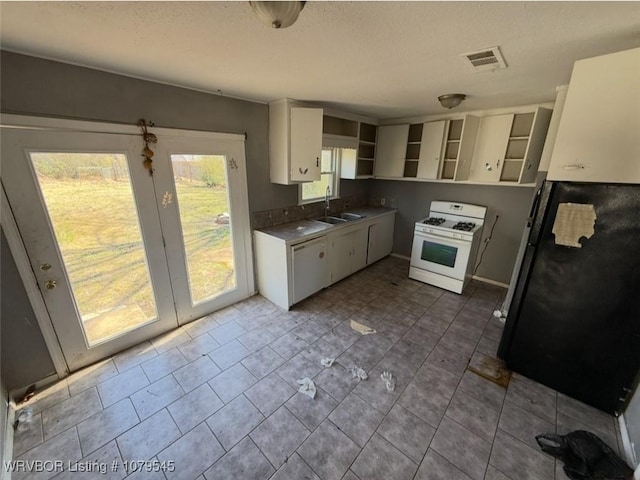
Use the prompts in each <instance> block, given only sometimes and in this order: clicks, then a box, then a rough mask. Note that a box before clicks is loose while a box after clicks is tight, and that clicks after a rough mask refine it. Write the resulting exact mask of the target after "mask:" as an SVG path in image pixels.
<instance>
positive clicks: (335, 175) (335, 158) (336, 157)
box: [298, 147, 342, 205]
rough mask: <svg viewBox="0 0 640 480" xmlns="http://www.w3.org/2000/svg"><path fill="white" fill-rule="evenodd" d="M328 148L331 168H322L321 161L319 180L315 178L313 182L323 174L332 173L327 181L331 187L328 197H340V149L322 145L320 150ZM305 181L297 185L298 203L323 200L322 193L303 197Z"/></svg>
mask: <svg viewBox="0 0 640 480" xmlns="http://www.w3.org/2000/svg"><path fill="white" fill-rule="evenodd" d="M326 150H329V151H331V166H332V169H331V170H322V164H323V162H320V168H321V170H320V180H315V182H320V181H322V176H323V175H332V179H331V181H330V183H329V185H330V187H331V195H330V196H329V198H330V199H331V200H334V199H338V198H340V163H341V160H342V151H341V149H340V147H322V151H323V152H324V151H326ZM315 182H307V183H315ZM304 185H305V183H300V184H299V185H298V205H307V204H310V203H316V202H323V201H324V199H325V196H324V194H323V195H321V196H318V197H310V198H304V195H303V189H304Z"/></svg>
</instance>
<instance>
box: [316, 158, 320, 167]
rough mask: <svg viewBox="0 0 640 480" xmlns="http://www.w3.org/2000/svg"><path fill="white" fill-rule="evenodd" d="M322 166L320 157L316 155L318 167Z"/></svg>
mask: <svg viewBox="0 0 640 480" xmlns="http://www.w3.org/2000/svg"><path fill="white" fill-rule="evenodd" d="M319 166H320V157H316V167H319Z"/></svg>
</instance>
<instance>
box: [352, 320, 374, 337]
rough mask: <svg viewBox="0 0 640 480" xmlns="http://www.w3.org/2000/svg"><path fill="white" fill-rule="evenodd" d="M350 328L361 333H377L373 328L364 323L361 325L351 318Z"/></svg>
mask: <svg viewBox="0 0 640 480" xmlns="http://www.w3.org/2000/svg"><path fill="white" fill-rule="evenodd" d="M351 328H352V329H353V330H355V331H356V332H358V333H360V334H362V335H369V334H371V333H377V332H376V331H375V330H374V329H373V328H371V327H367V326H366V325H363V324H362V323H358V322H356V321H355V320H351Z"/></svg>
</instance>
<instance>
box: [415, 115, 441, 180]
mask: <svg viewBox="0 0 640 480" xmlns="http://www.w3.org/2000/svg"><path fill="white" fill-rule="evenodd" d="M446 126H447V122H446V120H441V121H439V122H427V123H425V124H424V125H423V126H422V141H421V142H420V162H419V163H418V175H417V176H418V177H419V178H438V168H439V167H440V159H441V157H442V148H443V142H444V134H445V130H446Z"/></svg>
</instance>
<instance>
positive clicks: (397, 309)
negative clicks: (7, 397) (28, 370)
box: [13, 257, 619, 480]
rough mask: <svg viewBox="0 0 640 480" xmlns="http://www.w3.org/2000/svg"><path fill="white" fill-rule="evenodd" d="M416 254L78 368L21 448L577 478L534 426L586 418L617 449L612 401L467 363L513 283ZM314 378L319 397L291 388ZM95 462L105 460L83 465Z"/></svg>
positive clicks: (413, 475) (288, 469) (407, 472)
mask: <svg viewBox="0 0 640 480" xmlns="http://www.w3.org/2000/svg"><path fill="white" fill-rule="evenodd" d="M407 271H408V263H407V262H406V261H405V260H402V259H398V258H393V257H388V258H386V259H384V260H382V261H380V262H378V263H377V264H375V265H373V266H371V267H369V268H368V269H366V270H363V271H361V272H359V273H358V274H356V275H354V276H352V277H350V278H348V279H346V280H344V281H342V282H340V283H339V284H337V285H334V286H332V287H331V288H328V289H326V290H324V291H323V292H320V293H319V294H317V295H315V296H313V297H312V298H310V299H307V300H306V301H305V302H303V303H301V304H299V305H297V306H296V307H295V308H294V309H293V310H292V311H290V312H284V311H282V310H280V309H279V308H277V307H275V306H274V305H272V304H271V303H270V302H268V301H266V300H265V299H263V298H262V297H260V296H255V297H253V298H251V299H248V300H246V301H244V302H241V303H239V304H236V305H234V306H232V307H229V308H227V309H224V310H222V311H219V312H216V313H215V314H213V315H210V316H208V317H205V318H203V319H200V320H198V321H196V322H193V323H191V324H189V325H186V326H185V327H182V328H180V329H178V330H176V331H174V332H171V333H170V334H167V335H164V336H162V337H161V338H157V339H154V340H152V341H149V342H145V343H143V344H141V345H138V346H136V347H134V348H132V349H130V350H128V351H125V352H123V353H120V354H118V355H116V356H114V357H113V358H110V359H107V360H105V361H103V362H100V363H99V364H97V365H94V366H92V367H89V368H87V369H85V370H83V371H80V372H77V373H75V374H73V375H72V376H70V377H69V378H68V379H65V380H63V381H61V382H59V383H58V384H56V385H55V386H53V387H50V388H49V389H47V390H45V391H43V392H41V393H39V394H38V395H37V396H36V397H34V398H33V399H32V400H30V401H29V403H28V406H29V407H31V408H32V409H33V412H34V414H33V421H32V422H31V423H30V424H28V425H27V426H28V428H27V429H25V430H23V431H22V430H21V431H17V432H16V436H15V442H14V458H16V459H19V460H45V459H55V460H62V461H63V465H64V467H65V471H63V472H56V471H55V469H54V471H52V472H41V473H40V474H38V475H35V476H34V477H33V478H53V477H54V476H55V478H56V479H67V478H72V479H73V478H75V479H86V478H100V479H105V478H118V479H120V478H125V477H126V473H125V471H124V464H125V462H127V463H128V462H132V461H146V460H152V461H155V462H157V463H155V464H154V463H149V464H147V466H148V468H149V469H151V470H154V469H155V468H156V467H157V466H162V465H163V463H162V462H174V465H175V469H174V470H173V471H168V470H167V471H165V472H162V471H155V472H154V471H152V472H145V471H139V472H137V473H135V474H132V475H130V476H129V477H126V478H130V479H140V478H144V479H152V480H153V479H163V478H165V477H166V479H169V480H171V479H187V480H190V479H198V480H203V479H206V480H213V479H216V480H218V479H231V478H233V479H236V480H240V479H248V480H259V479H269V478H272V479H277V480H283V479H292V480H301V479H322V480H340V479H349V480H357V479H361V480H371V479H384V480H388V479H394V480H402V479H415V480H445V479H446V480H468V479H473V480H482V479H486V480H505V479H506V480H509V479H511V480H547V479H564V478H566V477H565V475H564V473H563V471H562V468H561V465H560V464H559V462H555V460H554V459H553V458H551V457H549V456H547V455H545V454H543V453H541V452H540V450H539V448H538V447H537V444H536V443H535V439H534V436H535V435H536V434H539V433H543V432H559V433H566V432H567V431H570V430H574V429H578V428H581V429H588V430H591V431H593V432H595V433H597V434H599V435H600V436H601V437H602V438H603V439H604V440H605V441H607V443H609V445H611V446H613V447H614V448H616V449H618V450H619V448H618V439H617V434H616V429H615V426H614V425H615V424H614V420H613V418H612V417H609V416H608V415H605V414H603V413H601V412H599V411H597V410H594V409H592V408H590V407H588V406H586V405H584V404H581V403H579V402H577V401H575V400H573V399H570V398H568V397H566V396H564V395H562V394H559V393H557V392H555V391H553V390H551V389H549V388H547V387H544V386H542V385H540V384H537V383H535V382H533V381H531V380H529V379H527V378H525V377H522V376H519V375H516V374H514V375H513V376H512V379H511V382H510V384H509V386H508V388H506V389H505V388H504V387H501V386H498V385H497V384H494V383H491V382H489V381H487V380H485V379H483V378H482V377H480V376H478V375H476V374H474V373H472V372H470V371H468V370H467V369H466V367H467V364H468V362H469V360H470V358H472V357H473V356H476V357H478V356H482V355H490V356H493V355H494V354H495V351H496V348H497V345H498V341H499V339H500V335H501V324H500V323H499V322H498V321H497V320H496V319H495V318H494V317H493V316H492V312H493V311H494V309H496V308H497V307H499V306H500V305H501V302H502V299H503V297H504V293H505V291H504V290H503V289H500V288H496V287H490V286H487V285H484V284H479V283H472V284H471V285H470V287H469V288H468V289H467V291H466V292H465V293H464V295H461V296H460V295H456V294H453V293H450V292H445V291H443V290H440V289H438V288H435V287H432V286H428V285H425V284H422V283H419V282H415V281H413V280H409V279H408V278H407ZM349 319H354V320H357V321H359V322H361V323H364V324H366V325H368V326H371V327H374V328H375V329H376V330H377V333H376V334H373V335H365V336H361V335H360V334H359V333H356V332H354V331H353V330H352V329H351V328H350V327H349V321H348V320H349ZM323 357H335V358H337V362H338V363H339V364H340V365H343V366H347V367H349V366H352V365H357V366H359V367H362V368H364V369H365V370H366V371H367V372H369V379H368V380H366V381H362V382H360V381H358V380H356V379H354V378H353V377H352V376H351V375H350V374H349V373H347V372H345V370H344V369H343V368H342V367H341V366H340V365H334V366H333V367H331V368H323V367H322V366H321V364H320V359H321V358H323ZM385 370H386V371H390V372H392V373H393V375H394V376H395V377H396V379H397V383H396V388H395V391H394V392H393V393H389V392H387V391H386V389H385V387H384V385H383V382H382V380H381V379H380V374H381V373H382V372H383V371H385ZM303 377H310V378H313V380H314V382H315V384H316V386H317V396H316V398H315V399H314V400H311V399H310V398H308V397H307V396H305V395H302V394H300V393H298V392H297V388H298V384H297V383H296V381H297V380H298V379H300V378H303ZM69 461H70V462H75V461H79V463H77V464H75V463H68V462H69ZM90 462H98V463H94V464H93V465H101V463H100V462H104V466H108V471H107V472H106V474H102V473H100V472H99V471H94V472H89V473H87V472H82V473H76V472H73V471H72V470H77V469H78V468H79V467H78V466H85V469H88V468H89V467H88V465H91V463H90ZM114 462H115V464H116V465H117V467H118V468H117V469H115V471H114V469H112V468H111V466H112V464H114ZM74 465H76V466H74ZM164 465H165V467H167V468H168V469H170V468H171V467H170V465H171V464H170V463H164ZM94 470H95V468H94ZM13 478H14V479H16V480H20V479H22V478H32V477H31V475H30V474H25V473H18V474H14V476H13Z"/></svg>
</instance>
